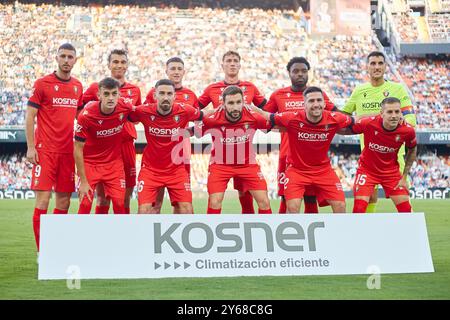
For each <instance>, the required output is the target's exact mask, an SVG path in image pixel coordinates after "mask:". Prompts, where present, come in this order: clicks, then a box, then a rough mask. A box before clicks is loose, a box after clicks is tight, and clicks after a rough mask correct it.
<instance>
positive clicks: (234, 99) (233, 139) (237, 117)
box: [201, 86, 272, 213]
mask: <svg viewBox="0 0 450 320" xmlns="http://www.w3.org/2000/svg"><path fill="white" fill-rule="evenodd" d="M222 98H223V100H222V101H223V108H221V109H220V110H217V111H216V112H215V113H214V114H213V115H210V116H208V117H205V118H204V119H203V124H202V125H201V129H202V133H203V135H205V134H211V136H212V148H213V149H212V151H211V159H210V164H209V168H208V193H209V199H208V212H207V213H220V211H221V209H222V201H223V198H224V194H225V190H226V189H227V185H228V181H229V180H230V179H231V178H233V179H236V178H238V179H239V181H240V182H241V186H242V189H241V190H242V191H243V192H249V193H250V194H251V195H252V196H253V197H254V198H255V200H256V202H257V203H258V207H259V211H258V212H259V213H272V211H271V209H270V201H269V197H268V195H267V184H266V180H265V179H264V176H263V174H262V173H261V169H260V167H259V165H258V164H257V163H256V159H255V150H254V149H253V145H252V141H253V137H254V135H255V133H256V130H257V129H271V128H272V126H271V125H270V122H269V120H266V119H264V117H262V116H261V115H259V114H258V113H256V112H252V111H250V110H249V109H248V108H247V107H244V93H243V91H242V90H241V89H240V88H239V87H238V86H228V87H227V88H226V89H225V90H224V91H223V93H222ZM243 213H246V212H243Z"/></svg>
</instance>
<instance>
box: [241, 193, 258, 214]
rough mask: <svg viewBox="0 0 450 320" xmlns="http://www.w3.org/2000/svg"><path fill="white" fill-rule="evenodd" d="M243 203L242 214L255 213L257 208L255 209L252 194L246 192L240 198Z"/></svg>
mask: <svg viewBox="0 0 450 320" xmlns="http://www.w3.org/2000/svg"><path fill="white" fill-rule="evenodd" d="M239 201H240V202H241V207H242V213H255V208H253V197H252V195H251V194H250V192H248V191H247V192H245V193H244V195H243V196H242V197H239Z"/></svg>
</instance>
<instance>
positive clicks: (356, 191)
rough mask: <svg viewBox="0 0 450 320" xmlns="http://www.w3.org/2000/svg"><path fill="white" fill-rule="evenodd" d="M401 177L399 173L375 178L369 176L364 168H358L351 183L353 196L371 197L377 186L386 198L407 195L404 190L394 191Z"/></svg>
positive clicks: (406, 190) (407, 191) (406, 191)
mask: <svg viewBox="0 0 450 320" xmlns="http://www.w3.org/2000/svg"><path fill="white" fill-rule="evenodd" d="M401 178H402V176H401V175H400V172H399V173H398V174H396V175H391V176H385V177H376V176H374V175H371V174H370V173H369V172H368V171H367V170H365V169H364V168H359V169H358V170H357V171H356V176H355V182H354V183H353V195H354V196H355V197H356V196H361V197H367V196H371V195H372V193H373V190H374V188H375V187H376V185H377V184H380V185H381V186H382V187H383V189H384V193H385V195H386V198H389V197H390V196H399V195H405V196H407V195H409V190H408V189H405V188H401V189H400V188H399V189H394V188H395V187H396V186H397V184H398V182H399V181H400V179H401Z"/></svg>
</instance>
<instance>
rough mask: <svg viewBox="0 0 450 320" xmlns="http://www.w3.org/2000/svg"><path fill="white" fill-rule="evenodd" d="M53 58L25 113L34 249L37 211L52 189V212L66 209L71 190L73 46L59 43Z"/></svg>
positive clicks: (77, 93)
mask: <svg viewBox="0 0 450 320" xmlns="http://www.w3.org/2000/svg"><path fill="white" fill-rule="evenodd" d="M56 62H57V63H58V70H56V71H55V72H53V73H51V74H49V75H46V76H44V77H43V78H40V79H38V80H36V82H35V83H34V86H33V93H32V95H31V97H30V99H29V101H28V108H27V114H26V137H27V148H28V150H27V160H28V161H29V162H31V163H32V164H33V171H32V179H31V189H32V190H35V192H36V202H35V208H34V215H33V229H34V236H35V239H36V246H37V249H38V251H39V231H40V221H41V215H42V214H45V213H47V209H48V204H49V200H50V196H51V192H52V190H54V191H55V201H56V203H55V209H54V210H53V213H57V214H65V213H67V211H68V210H69V206H70V195H71V194H72V192H73V191H75V181H74V176H75V162H74V159H73V127H74V120H75V117H76V115H77V109H80V108H81V107H82V101H81V95H82V94H83V87H82V85H81V82H80V81H78V80H77V79H75V78H74V77H72V76H71V71H72V68H73V66H74V65H75V63H76V62H77V57H76V50H75V48H74V47H73V46H72V45H71V44H69V43H65V44H63V45H61V46H60V47H59V48H58V52H57V54H56ZM35 118H37V121H36V124H37V128H36V131H35V130H34V129H35V126H34V121H35Z"/></svg>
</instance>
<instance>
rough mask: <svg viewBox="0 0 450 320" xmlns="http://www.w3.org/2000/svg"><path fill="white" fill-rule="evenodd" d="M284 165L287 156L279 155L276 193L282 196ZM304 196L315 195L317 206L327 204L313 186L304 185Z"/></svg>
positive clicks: (284, 181)
mask: <svg viewBox="0 0 450 320" xmlns="http://www.w3.org/2000/svg"><path fill="white" fill-rule="evenodd" d="M286 167H287V157H286V156H285V157H280V158H279V159H278V174H277V177H278V195H279V196H280V197H282V196H284V186H285V185H286V182H287V179H286ZM304 196H312V197H316V199H317V201H318V202H319V206H321V207H326V206H328V205H329V204H328V202H327V200H326V199H324V198H323V197H322V196H321V194H320V193H319V194H318V193H317V192H316V189H315V187H314V186H306V187H305V193H304Z"/></svg>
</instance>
